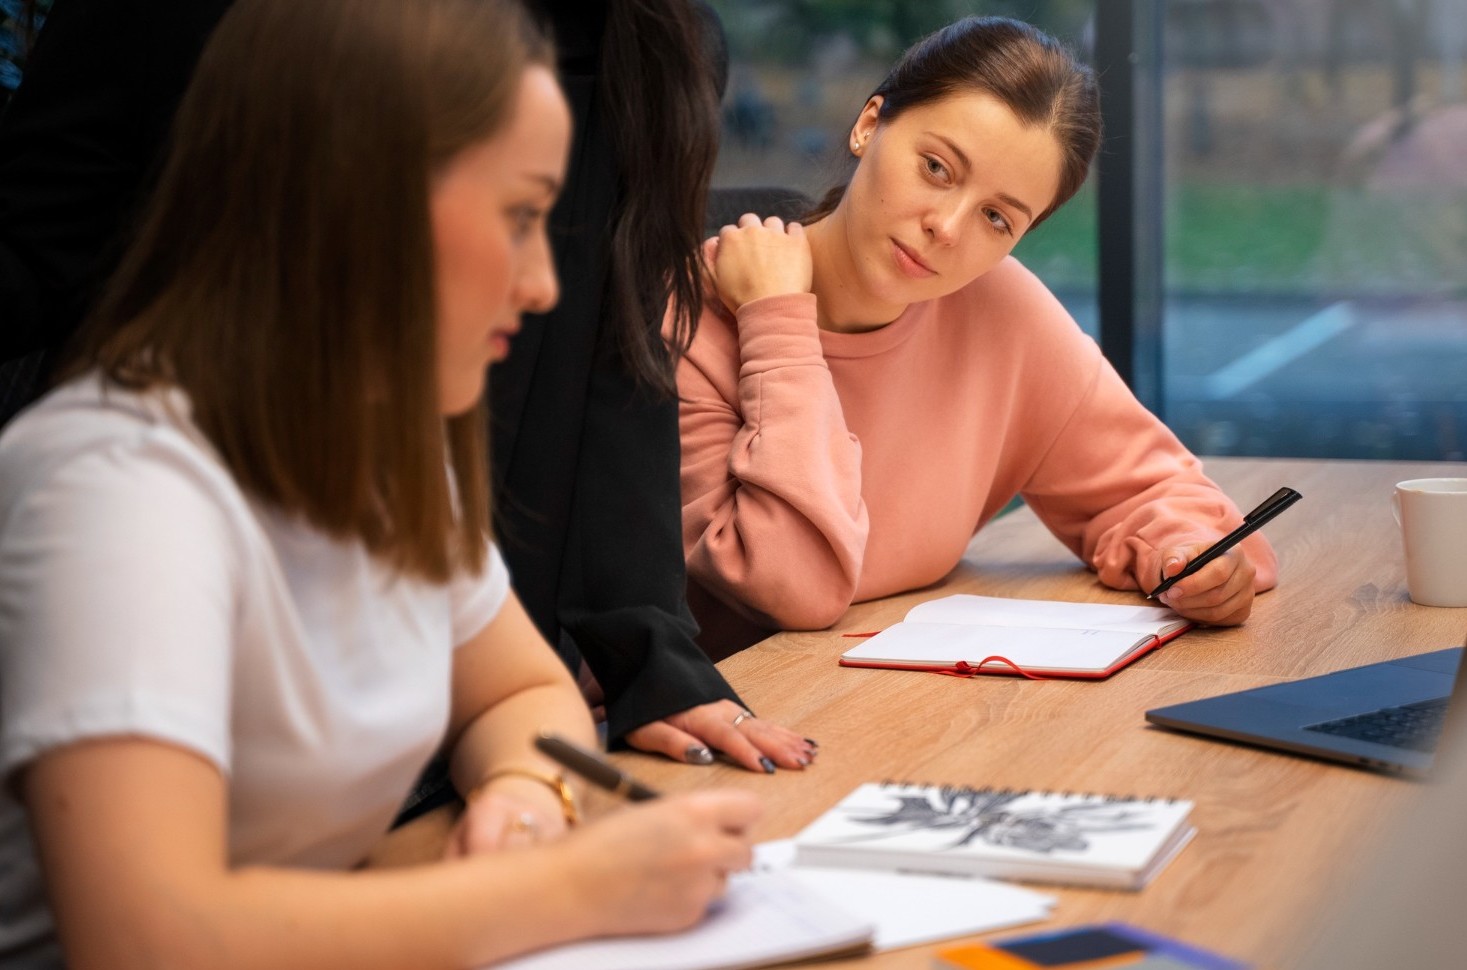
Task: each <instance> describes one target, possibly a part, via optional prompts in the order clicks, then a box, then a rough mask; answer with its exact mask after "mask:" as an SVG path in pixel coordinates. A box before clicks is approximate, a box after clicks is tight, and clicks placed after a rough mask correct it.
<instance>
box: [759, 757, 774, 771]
mask: <svg viewBox="0 0 1467 970" xmlns="http://www.w3.org/2000/svg"><path fill="white" fill-rule="evenodd" d="M759 767H761V768H763V769H764V773H765V774H766V775H772V774H774V762H773V761H771V760H769V759H768V758H760V759H759Z"/></svg>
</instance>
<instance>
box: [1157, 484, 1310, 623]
mask: <svg viewBox="0 0 1467 970" xmlns="http://www.w3.org/2000/svg"><path fill="white" fill-rule="evenodd" d="M1301 497H1302V496H1301V495H1300V494H1299V493H1298V492H1296V491H1294V490H1293V489H1292V488H1281V489H1279V490H1278V491H1277V492H1275V493H1273V494H1272V495H1270V496H1269V497H1268V498H1267V499H1266V500H1264V502H1263V503H1262V504H1261V505H1259V506H1258V507H1257V508H1256V509H1254V510H1253V511H1252V512H1249V513H1248V514H1247V515H1245V516H1244V517H1243V524H1242V525H1241V526H1239V527H1238V528H1236V529H1234V530H1233V531H1232V532H1230V533H1228V534H1227V535H1226V536H1223V538H1221V539H1219V540H1218V541H1217V542H1215V543H1213V544H1212V545H1210V546H1207V547H1205V548H1204V547H1202V546H1201V545H1200V544H1197V545H1190V546H1177V547H1172V548H1169V549H1163V550H1162V564H1163V565H1162V582H1161V583H1160V584H1159V585H1158V586H1157V587H1156V588H1155V589H1153V590H1152V591H1151V592H1150V593H1148V594H1147V597H1146V598H1147V599H1155V600H1158V601H1160V602H1162V603H1164V604H1166V605H1167V606H1168V607H1170V608H1171V609H1173V610H1175V611H1176V612H1177V613H1179V614H1181V615H1182V616H1184V617H1186V618H1188V619H1191V620H1197V621H1199V622H1202V623H1209V624H1212V625H1215V626H1228V625H1232V624H1237V623H1242V622H1243V621H1244V620H1246V619H1247V618H1248V614H1249V613H1250V612H1251V611H1252V608H1253V579H1254V575H1255V570H1254V567H1253V564H1252V563H1251V562H1250V561H1249V560H1248V557H1247V556H1245V555H1243V554H1241V553H1236V554H1231V555H1230V553H1232V550H1233V547H1234V546H1236V545H1237V544H1238V543H1240V542H1242V541H1243V540H1244V539H1246V538H1247V537H1248V536H1250V535H1252V534H1253V533H1254V532H1256V531H1257V530H1258V529H1259V528H1261V527H1262V526H1263V525H1264V524H1265V523H1267V522H1269V521H1271V520H1272V519H1273V518H1274V517H1275V516H1277V515H1278V514H1279V513H1280V512H1282V511H1283V510H1284V509H1286V508H1288V507H1289V506H1290V505H1293V504H1294V503H1295V502H1297V501H1298V500H1299V499H1300V498H1301Z"/></svg>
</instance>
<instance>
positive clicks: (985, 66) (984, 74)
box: [804, 17, 1100, 229]
mask: <svg viewBox="0 0 1467 970" xmlns="http://www.w3.org/2000/svg"><path fill="white" fill-rule="evenodd" d="M964 91H982V92H985V93H987V94H990V95H992V96H993V97H995V98H997V99H998V100H1000V101H1002V102H1003V103H1004V104H1006V105H1008V107H1009V110H1011V111H1012V112H1013V113H1014V114H1015V116H1017V117H1018V119H1019V120H1020V121H1022V122H1023V123H1024V124H1026V125H1033V126H1042V127H1043V128H1045V129H1046V130H1048V131H1049V132H1050V133H1052V134H1053V135H1054V137H1055V141H1057V142H1058V143H1059V146H1060V151H1061V154H1062V159H1063V161H1062V165H1061V170H1060V183H1059V189H1058V191H1057V192H1056V194H1055V197H1054V201H1053V202H1051V203H1050V205H1049V208H1047V209H1045V210H1044V211H1043V212H1041V213H1039V215H1038V216H1037V217H1036V218H1035V220H1034V222H1033V223H1032V224H1031V226H1030V228H1031V229H1032V228H1033V227H1034V226H1037V225H1039V223H1041V222H1043V221H1044V220H1045V219H1046V218H1048V217H1049V215H1050V213H1052V212H1054V211H1055V210H1056V209H1058V208H1059V207H1060V206H1062V205H1064V204H1065V203H1066V202H1068V201H1069V200H1070V198H1071V197H1072V196H1074V194H1075V193H1076V192H1078V191H1079V190H1080V186H1081V185H1083V184H1084V182H1085V176H1086V175H1087V174H1088V173H1089V171H1090V162H1091V160H1092V159H1093V158H1094V157H1095V152H1096V150H1097V149H1098V148H1099V147H1100V94H1099V91H1098V89H1097V87H1096V83H1095V74H1094V72H1093V71H1091V70H1090V68H1088V67H1086V66H1085V65H1084V64H1082V63H1080V62H1079V61H1078V60H1076V58H1075V56H1074V55H1073V54H1072V53H1071V52H1070V51H1069V50H1067V49H1066V48H1065V47H1064V46H1063V45H1061V44H1060V43H1059V41H1057V40H1055V39H1054V38H1053V37H1051V36H1049V35H1048V34H1046V33H1044V32H1043V31H1042V30H1039V29H1038V28H1037V27H1034V26H1032V25H1030V24H1026V23H1024V22H1023V21H1019V20H1012V19H1010V18H1008V17H965V18H963V19H962V20H959V21H957V22H956V23H952V24H949V25H947V26H946V27H943V28H942V29H940V30H937V31H934V32H933V33H931V34H928V35H927V36H926V37H924V38H922V39H921V40H919V41H917V43H915V44H913V45H912V46H911V47H910V48H908V49H907V52H906V53H905V54H903V55H902V57H901V60H899V61H897V63H896V66H895V67H893V68H892V69H891V73H889V74H887V76H886V80H884V81H882V82H881V84H880V85H879V86H878V87H877V88H876V90H875V91H872V92H871V97H873V98H874V97H877V96H880V97H881V99H882V102H881V109H880V112H879V114H878V118H879V119H880V121H881V122H887V121H891V120H892V119H894V118H896V117H897V116H898V115H900V114H901V113H902V112H903V111H906V110H907V109H908V108H914V107H917V106H918V105H923V104H930V103H932V102H934V101H940V100H942V99H943V98H946V97H948V96H950V95H952V94H955V93H958V92H964ZM868 100H869V99H868ZM845 191H846V186H844V185H839V186H836V187H835V188H833V189H831V190H830V191H829V192H827V193H826V194H825V196H824V197H823V198H822V199H821V200H820V201H819V202H818V203H816V205H815V208H814V209H813V210H811V211H810V212H809V213H807V214H806V215H805V219H804V221H806V222H814V221H816V220H817V219H823V218H825V217H826V216H828V215H830V214H831V213H832V212H834V211H835V208H836V206H837V205H839V204H840V200H841V198H842V197H843V196H844V195H845Z"/></svg>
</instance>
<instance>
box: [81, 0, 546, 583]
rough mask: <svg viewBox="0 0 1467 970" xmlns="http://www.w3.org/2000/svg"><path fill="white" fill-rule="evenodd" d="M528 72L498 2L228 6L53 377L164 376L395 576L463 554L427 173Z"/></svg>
mask: <svg viewBox="0 0 1467 970" xmlns="http://www.w3.org/2000/svg"><path fill="white" fill-rule="evenodd" d="M531 63H538V64H546V65H550V64H552V63H553V62H552V60H551V51H550V49H549V45H548V42H547V41H545V40H544V38H543V37H542V36H541V35H539V34H538V33H537V32H536V31H535V29H534V28H533V27H532V26H531V24H530V22H529V21H528V19H527V18H526V17H525V16H524V15H523V13H522V11H521V10H520V9H519V8H518V7H517V6H516V5H515V4H514V3H513V0H238V2H236V3H235V4H234V5H233V6H232V7H231V8H230V10H229V11H228V13H226V14H225V16H224V18H223V20H221V22H220V24H219V26H218V28H217V29H216V31H215V32H214V34H213V36H212V37H211V39H210V41H209V43H208V45H207V47H206V48H205V50H204V53H203V55H202V57H201V59H200V61H199V65H198V68H197V70H196V72H195V75H194V78H193V81H192V83H191V85H190V87H189V89H188V92H187V94H186V95H185V97H184V100H183V103H182V105H181V107H180V109H179V111H178V114H177V116H176V118H175V120H174V132H173V142H172V145H171V149H170V151H169V154H168V157H167V161H166V164H165V167H164V170H163V174H162V176H161V178H160V180H159V184H158V187H157V189H156V191H155V194H154V195H153V197H152V199H151V201H150V203H149V206H148V208H147V210H146V212H145V215H144V218H143V221H142V225H141V227H140V229H139V231H138V233H137V235H136V237H135V241H134V243H133V245H132V247H131V248H130V250H129V251H128V253H127V254H126V256H125V257H124V259H123V261H122V264H121V266H120V267H119V269H118V271H117V273H116V275H115V276H114V277H113V279H112V280H111V282H110V283H109V285H108V288H107V290H106V292H105V294H104V296H103V298H102V300H101V302H100V304H99V306H98V309H97V310H96V312H95V313H94V316H93V318H92V320H91V321H90V323H89V326H88V331H87V333H88V335H87V337H86V338H85V339H84V341H83V343H82V344H81V347H82V350H81V352H80V355H79V359H78V360H77V361H76V362H75V363H73V364H72V366H71V371H72V372H73V373H75V372H77V371H79V370H82V369H85V368H88V367H96V368H99V369H100V370H101V371H102V372H103V373H104V374H105V375H106V376H107V377H108V378H110V379H111V380H113V381H115V382H117V383H118V384H121V385H123V386H126V387H130V388H137V389H141V388H149V387H153V386H157V385H162V384H167V385H176V386H178V387H181V388H182V389H184V390H185V391H186V392H187V393H188V395H189V397H190V400H191V404H192V417H193V420H194V421H195V423H196V424H197V425H198V426H199V428H200V429H201V430H202V431H203V432H204V434H205V435H206V436H207V437H208V439H209V440H210V442H211V443H212V444H213V445H214V447H215V448H216V449H217V450H218V452H219V454H220V456H221V457H222V459H223V461H224V462H225V464H226V465H227V466H228V467H229V469H230V471H231V472H232V473H233V474H234V477H235V478H236V480H237V481H238V482H239V483H240V485H241V486H242V487H243V488H244V489H245V490H246V491H247V492H249V493H251V494H252V495H254V496H256V497H257V498H259V499H263V500H264V501H266V502H269V503H271V504H273V505H275V506H278V507H279V508H280V509H282V510H283V511H285V512H286V513H288V514H292V515H297V516H299V517H301V518H302V519H304V520H305V521H306V522H308V523H309V524H310V525H312V526H315V527H316V528H318V529H320V530H322V531H324V532H326V533H328V534H330V535H332V536H335V537H338V538H341V539H346V540H359V541H361V542H362V543H364V544H365V546H366V547H367V549H369V550H370V551H371V552H373V553H374V554H376V555H378V556H380V557H382V558H383V559H384V560H385V561H387V562H389V563H390V564H391V565H393V566H394V567H396V568H397V569H399V570H401V571H403V572H404V573H407V574H411V575H414V576H418V577H421V578H425V579H430V580H435V581H441V580H444V579H446V578H448V577H449V576H450V575H451V574H452V572H453V571H454V570H455V569H456V568H459V567H467V568H477V567H479V566H481V565H482V563H483V562H484V557H485V555H486V548H487V545H486V540H487V535H488V530H489V497H488V485H487V471H486V457H485V450H486V449H485V421H484V416H483V414H482V409H475V410H474V411H473V412H471V413H469V414H467V415H464V416H461V417H457V418H453V419H451V420H447V421H445V420H444V419H443V418H442V417H441V415H440V414H439V412H438V401H437V392H436V376H435V367H434V345H435V314H436V309H435V303H434V269H433V265H434V264H433V248H432V231H431V225H430V221H429V207H428V196H429V182H430V178H431V175H432V173H433V172H434V171H435V170H437V169H438V168H439V167H441V166H442V165H443V164H444V163H445V162H446V161H447V160H448V159H449V158H450V156H452V155H454V154H455V153H456V152H458V151H460V150H461V149H463V148H465V147H466V146H468V145H470V144H472V143H474V142H477V141H480V140H482V139H484V138H486V137H489V136H491V135H492V134H493V133H495V132H496V131H498V130H499V129H500V128H502V127H503V126H504V125H505V124H506V122H507V121H508V120H509V115H510V112H511V110H512V108H513V103H514V102H513V99H514V96H515V92H516V90H517V87H518V84H519V81H520V78H521V76H522V75H523V73H524V70H525V68H526V67H527V66H528V65H529V64H531ZM445 462H447V468H448V469H451V472H449V471H446V470H445Z"/></svg>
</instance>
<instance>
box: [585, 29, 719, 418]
mask: <svg viewBox="0 0 1467 970" xmlns="http://www.w3.org/2000/svg"><path fill="white" fill-rule="evenodd" d="M709 29H710V27H709V25H708V24H707V23H705V21H704V20H703V18H701V17H700V16H699V14H698V9H697V8H696V7H695V6H694V5H693V4H692V3H690V2H688V0H613V2H612V3H611V5H610V9H609V11H608V14H607V22H606V38H605V41H604V42H603V46H602V57H603V65H602V67H603V69H604V72H605V83H604V84H603V85H602V92H603V99H602V103H603V105H604V107H605V110H606V111H607V113H608V117H609V118H610V120H611V125H610V132H611V139H612V143H613V145H614V147H615V149H616V158H617V162H618V163H619V166H620V173H619V174H620V179H621V185H620V189H621V195H620V199H619V201H618V204H617V207H616V211H615V212H614V213H613V217H612V227H611V235H610V240H609V245H608V250H607V258H608V270H607V280H608V283H607V293H606V296H605V300H604V303H605V308H606V311H607V314H608V316H609V318H610V321H611V324H612V327H613V332H614V333H615V334H616V337H617V346H618V348H619V349H620V351H621V356H622V359H623V360H624V361H625V362H626V364H627V367H628V369H629V370H630V371H631V372H632V373H634V374H636V375H637V377H638V378H639V379H640V380H641V381H642V382H643V383H644V384H646V385H648V386H651V387H653V388H656V389H657V390H659V391H662V392H664V393H666V394H673V393H675V390H674V389H675V386H676V379H675V377H674V369H673V364H674V361H675V358H676V357H677V356H678V355H680V354H682V353H683V352H684V351H686V350H687V348H688V346H689V345H690V344H692V342H693V334H694V333H695V332H696V328H697V321H698V318H699V316H701V314H702V307H703V284H702V275H701V272H700V270H701V267H702V259H701V252H702V250H701V245H702V242H703V213H704V209H705V207H706V205H707V200H708V186H709V183H710V182H711V180H712V177H713V163H714V160H715V159H716V157H717V155H718V120H719V116H718V94H717V83H718V79H717V72H716V71H715V70H714V66H713V65H712V64H711V63H710V62H709V61H710V59H709V56H708V45H709V41H708V38H707V36H706V31H707V30H709ZM669 303H670V304H671V306H672V313H673V315H674V318H673V320H672V321H671V325H670V333H668V334H666V335H665V336H666V338H667V339H666V342H664V335H663V333H662V330H661V328H662V323H663V313H664V311H665V310H666V309H667V307H668V305H669ZM669 349H671V351H672V354H673V358H672V359H669V357H668V350H669Z"/></svg>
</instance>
